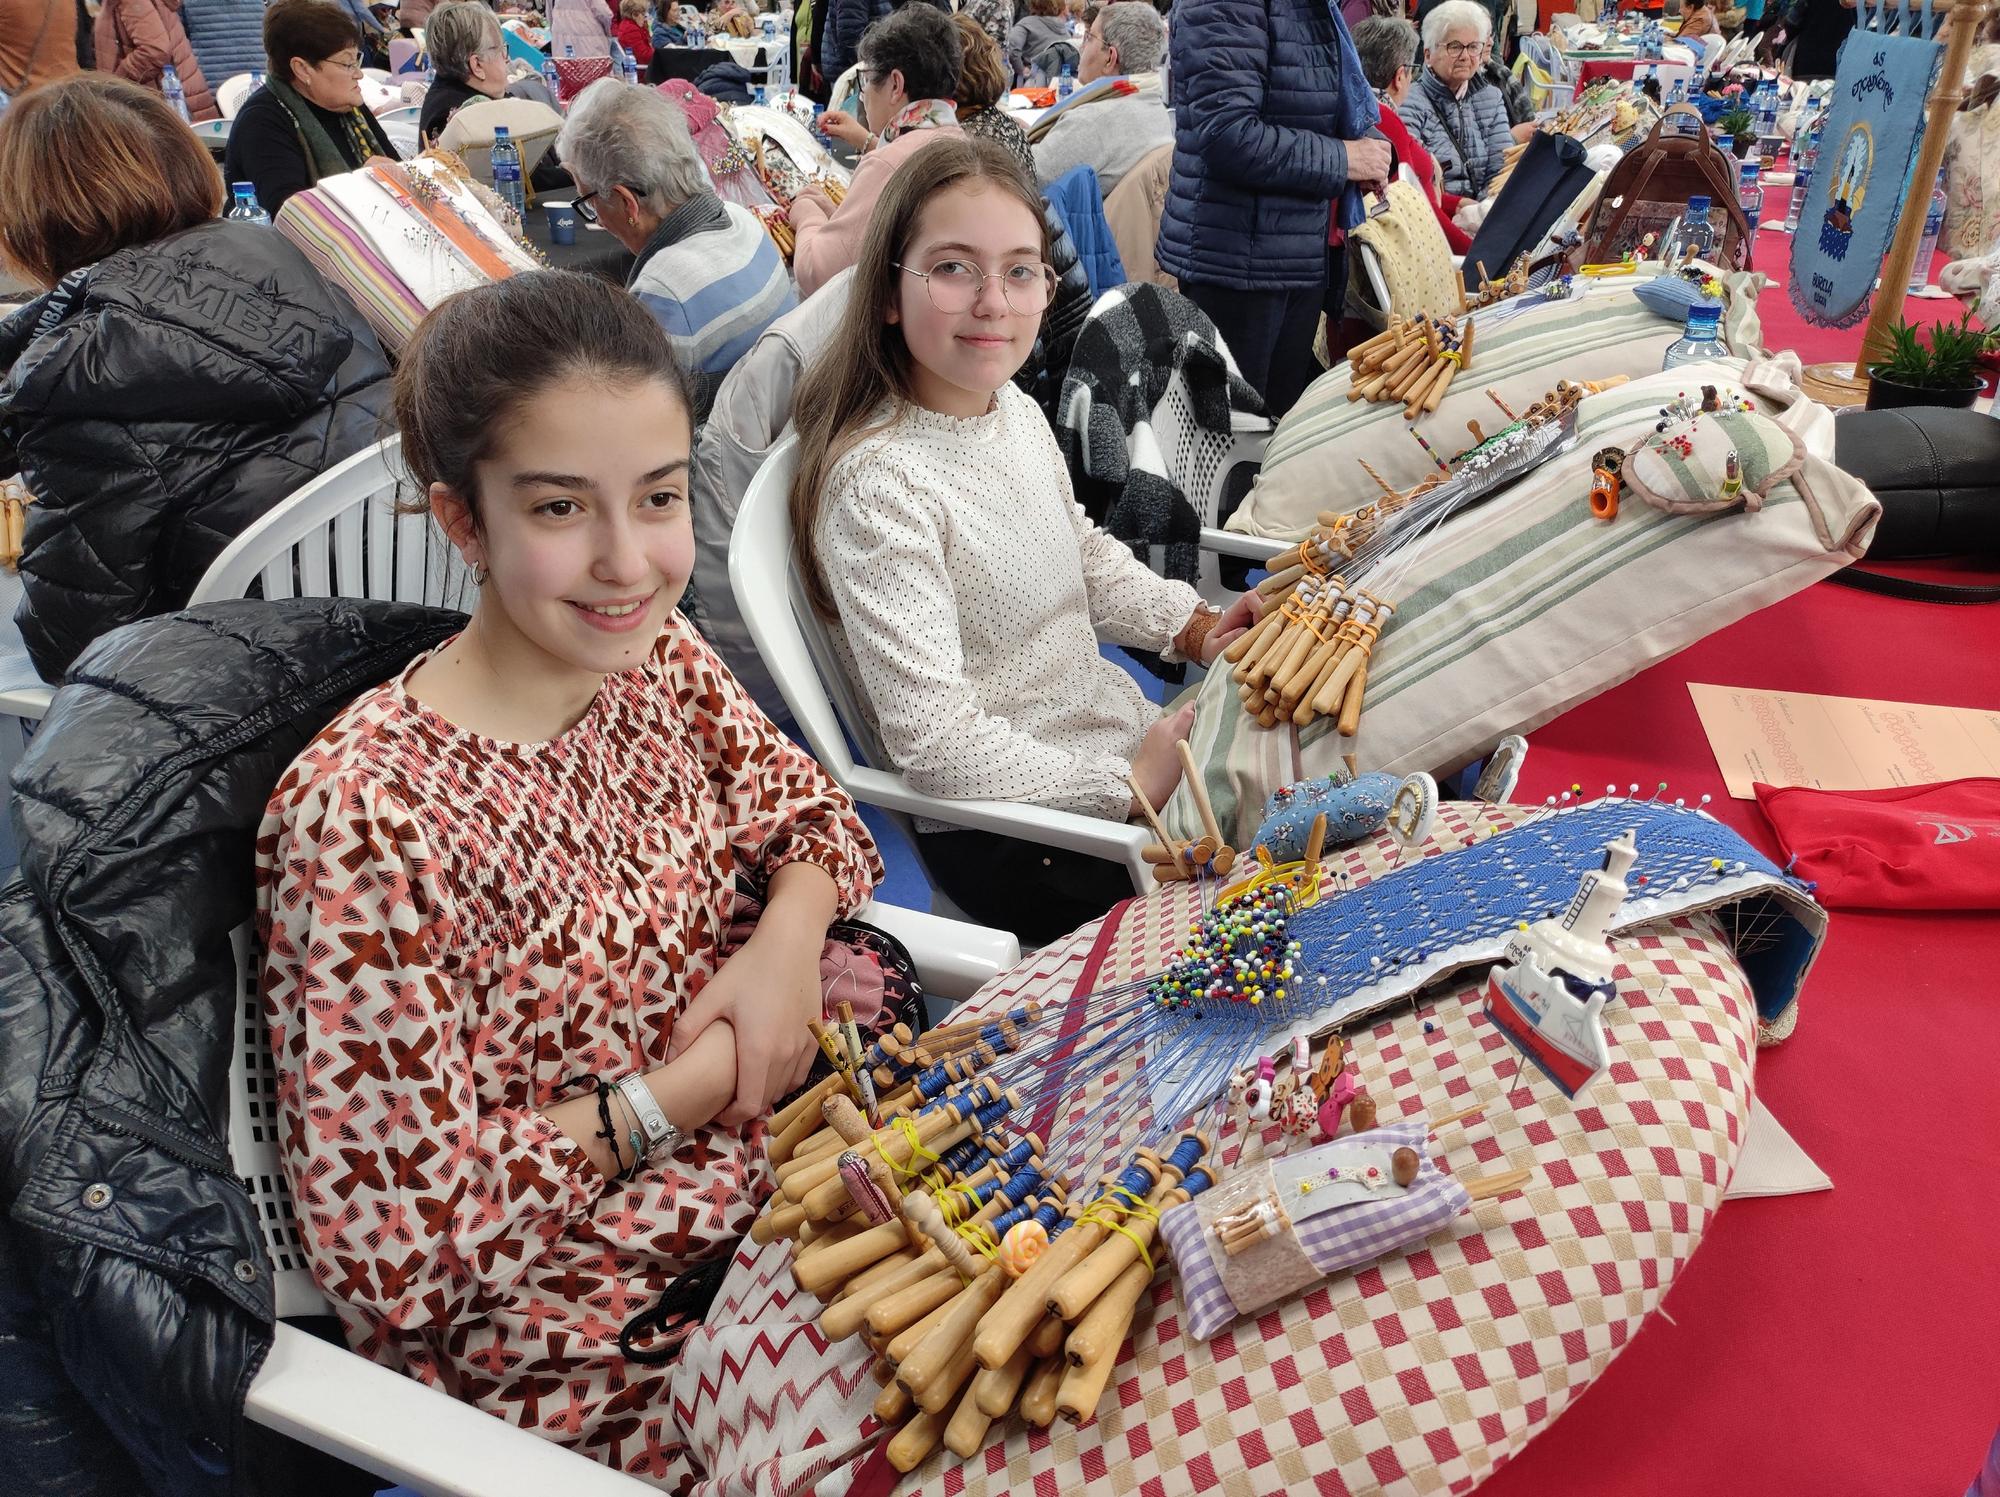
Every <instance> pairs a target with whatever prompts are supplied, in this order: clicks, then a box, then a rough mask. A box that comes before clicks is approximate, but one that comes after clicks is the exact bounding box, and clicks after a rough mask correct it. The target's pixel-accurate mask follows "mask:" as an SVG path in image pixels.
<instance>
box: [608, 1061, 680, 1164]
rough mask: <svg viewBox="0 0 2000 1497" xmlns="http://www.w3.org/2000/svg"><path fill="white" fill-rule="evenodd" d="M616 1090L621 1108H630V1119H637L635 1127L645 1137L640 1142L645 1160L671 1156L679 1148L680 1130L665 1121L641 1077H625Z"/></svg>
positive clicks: (665, 1118) (658, 1105)
mask: <svg viewBox="0 0 2000 1497" xmlns="http://www.w3.org/2000/svg"><path fill="white" fill-rule="evenodd" d="M618 1090H619V1092H620V1094H622V1095H623V1096H624V1098H625V1105H626V1106H628V1107H630V1108H631V1109H632V1116H633V1117H635V1118H637V1119H638V1120H639V1128H640V1130H641V1131H642V1132H643V1133H644V1135H645V1137H644V1140H643V1143H644V1147H645V1153H646V1157H647V1158H648V1159H653V1158H657V1157H658V1156H659V1155H661V1154H671V1153H672V1152H673V1151H674V1150H675V1149H677V1148H679V1147H680V1143H681V1130H680V1129H678V1128H676V1127H675V1126H674V1125H673V1124H672V1123H670V1122H668V1121H667V1115H666V1114H665V1113H664V1112H662V1111H660V1104H659V1103H658V1102H655V1101H654V1100H653V1090H652V1088H651V1087H649V1086H647V1085H646V1078H645V1077H644V1076H640V1075H631V1076H627V1077H625V1078H624V1079H623V1080H621V1081H620V1082H619V1083H618Z"/></svg>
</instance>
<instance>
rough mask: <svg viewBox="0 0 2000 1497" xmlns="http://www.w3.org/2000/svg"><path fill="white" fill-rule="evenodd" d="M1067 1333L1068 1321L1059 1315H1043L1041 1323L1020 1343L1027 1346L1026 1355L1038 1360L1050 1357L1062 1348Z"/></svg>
mask: <svg viewBox="0 0 2000 1497" xmlns="http://www.w3.org/2000/svg"><path fill="white" fill-rule="evenodd" d="M1068 1335H1069V1323H1068V1322H1067V1321H1065V1320H1064V1319H1063V1318H1062V1317H1061V1316H1060V1315H1045V1316H1043V1317H1042V1323H1041V1324H1040V1325H1038V1326H1036V1327H1035V1329H1034V1330H1033V1331H1032V1332H1030V1333H1029V1336H1028V1339H1027V1340H1026V1341H1025V1342H1023V1343H1022V1344H1023V1345H1025V1346H1026V1347H1027V1348H1028V1355H1029V1357H1030V1358H1032V1359H1033V1360H1034V1361H1037V1362H1039V1361H1040V1360H1041V1359H1042V1358H1043V1357H1052V1356H1054V1355H1055V1354H1056V1353H1057V1352H1059V1351H1061V1350H1062V1344H1063V1338H1064V1337H1066V1336H1068Z"/></svg>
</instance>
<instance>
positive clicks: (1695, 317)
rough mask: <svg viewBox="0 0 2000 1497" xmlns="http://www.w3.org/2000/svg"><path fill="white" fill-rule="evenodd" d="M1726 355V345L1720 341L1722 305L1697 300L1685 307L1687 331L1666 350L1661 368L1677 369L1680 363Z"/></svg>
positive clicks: (1727, 353)
mask: <svg viewBox="0 0 2000 1497" xmlns="http://www.w3.org/2000/svg"><path fill="white" fill-rule="evenodd" d="M1728 357H1729V345H1728V344H1727V343H1724V342H1723V341H1722V308H1721V307H1719V306H1718V305H1716V304H1715V303H1714V302H1712V301H1698V302H1696V303H1694V305H1692V306H1691V307H1689V308H1688V318H1687V331H1686V332H1684V333H1682V334H1681V337H1680V341H1679V342H1677V343H1675V344H1674V345H1673V346H1672V347H1671V348H1669V349H1668V350H1667V356H1666V358H1665V359H1664V360H1663V361H1662V362H1661V364H1660V368H1662V369H1678V368H1680V366H1681V365H1683V364H1701V363H1705V362H1707V361H1708V360H1710V359H1726V358H1728Z"/></svg>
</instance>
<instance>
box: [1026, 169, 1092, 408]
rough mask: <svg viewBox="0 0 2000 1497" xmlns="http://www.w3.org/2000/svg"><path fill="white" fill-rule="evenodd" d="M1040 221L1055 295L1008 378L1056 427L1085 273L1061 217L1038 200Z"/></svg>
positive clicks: (1079, 327) (1083, 300)
mask: <svg viewBox="0 0 2000 1497" xmlns="http://www.w3.org/2000/svg"><path fill="white" fill-rule="evenodd" d="M1042 219H1043V221H1044V222H1046V223H1047V224H1048V226H1049V264H1050V265H1052V266H1054V267H1055V272H1056V295H1055V300H1054V301H1052V302H1051V303H1049V310H1048V312H1047V313H1046V314H1045V315H1044V316H1043V318H1042V326H1041V330H1040V331H1039V332H1037V333H1036V334H1035V347H1034V351H1033V352H1032V353H1030V354H1029V355H1028V362H1027V363H1025V364H1023V365H1022V366H1021V369H1020V372H1019V373H1017V374H1016V375H1015V376H1014V383H1015V384H1017V385H1019V386H1020V387H1021V388H1022V389H1023V390H1025V391H1026V392H1027V393H1028V394H1030V395H1032V396H1034V398H1035V403H1036V404H1037V405H1039V406H1041V408H1042V414H1043V415H1045V416H1047V417H1048V418H1049V424H1050V425H1051V426H1053V425H1055V424H1056V421H1057V416H1056V400H1057V398H1058V397H1059V396H1060V395H1061V394H1062V384H1063V376H1064V375H1065V374H1066V373H1068V372H1069V358H1070V354H1071V353H1072V352H1073V351H1074V350H1075V348H1076V335H1077V334H1078V333H1080V332H1082V331H1083V324H1084V323H1085V322H1086V321H1087V320H1088V319H1089V317H1090V307H1091V301H1092V298H1091V295H1090V272H1089V271H1088V270H1087V269H1085V268H1084V264H1083V260H1082V258H1081V257H1080V256H1078V254H1077V252H1076V241H1075V240H1074V239H1072V238H1070V237H1069V229H1068V228H1067V227H1065V226H1064V224H1063V219H1062V215H1061V214H1060V213H1058V212H1056V210H1055V209H1053V208H1051V207H1050V206H1049V200H1048V199H1047V198H1043V199H1042Z"/></svg>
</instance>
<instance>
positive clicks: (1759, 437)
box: [1625, 410, 1806, 515]
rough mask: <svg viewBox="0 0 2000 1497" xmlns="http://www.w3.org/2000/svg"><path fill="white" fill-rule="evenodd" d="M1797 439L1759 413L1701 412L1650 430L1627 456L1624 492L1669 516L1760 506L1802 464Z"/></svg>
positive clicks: (1804, 457) (1756, 508)
mask: <svg viewBox="0 0 2000 1497" xmlns="http://www.w3.org/2000/svg"><path fill="white" fill-rule="evenodd" d="M1805 460H1806V450H1805V448H1804V447H1803V446H1802V445H1800V443H1799V439H1798V438H1797V437H1795V436H1793V435H1792V434H1791V433H1790V432H1789V431H1787V430H1786V429H1785V428H1784V427H1782V426H1780V425H1778V423H1777V422H1775V421H1773V420H1772V419H1771V418H1770V417H1769V416H1766V415H1762V414H1760V413H1759V412H1756V411H1741V410H1736V411H1732V410H1720V411H1704V412H1702V413H1701V414H1700V415H1697V416H1693V417H1690V418H1688V419H1686V420H1683V421H1678V422H1674V423H1672V424H1670V425H1669V426H1668V427H1667V429H1666V430H1665V431H1661V432H1655V433H1653V434H1652V435H1651V436H1649V437H1648V438H1646V440H1645V441H1644V442H1643V443H1641V444H1640V445H1639V448H1638V450H1636V451H1635V452H1632V453H1630V454H1629V455H1628V456H1627V457H1626V459H1625V487H1626V488H1628V489H1630V490H1631V491H1632V492H1633V493H1635V494H1637V495H1638V496H1639V497H1640V498H1641V499H1644V500H1645V501H1646V502H1647V503H1648V504H1650V505H1652V506H1653V508H1655V509H1660V510H1665V511H1666V512H1667V513H1668V514H1670V515H1705V514H1714V513H1715V512H1716V511H1718V510H1724V509H1733V508H1734V507H1735V506H1737V505H1738V504H1741V505H1742V506H1743V507H1744V508H1745V509H1748V510H1758V509H1762V508H1763V507H1764V498H1765V496H1766V495H1767V494H1769V493H1770V492H1771V490H1772V489H1773V488H1775V487H1776V486H1777V485H1778V484H1779V483H1780V482H1781V481H1782V480H1784V479H1787V478H1790V477H1791V476H1792V475H1793V474H1794V473H1796V472H1798V471H1799V469H1800V468H1802V467H1804V466H1805Z"/></svg>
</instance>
